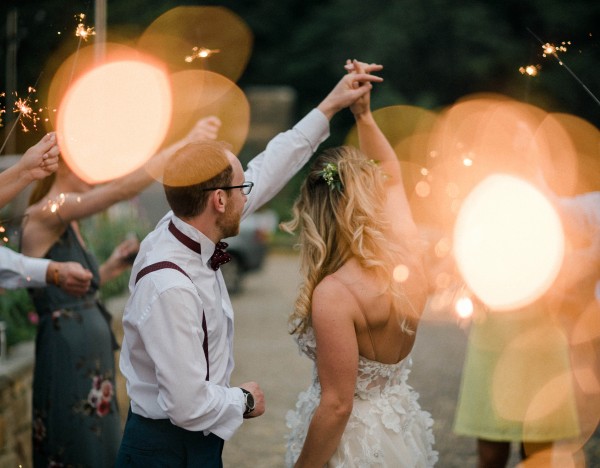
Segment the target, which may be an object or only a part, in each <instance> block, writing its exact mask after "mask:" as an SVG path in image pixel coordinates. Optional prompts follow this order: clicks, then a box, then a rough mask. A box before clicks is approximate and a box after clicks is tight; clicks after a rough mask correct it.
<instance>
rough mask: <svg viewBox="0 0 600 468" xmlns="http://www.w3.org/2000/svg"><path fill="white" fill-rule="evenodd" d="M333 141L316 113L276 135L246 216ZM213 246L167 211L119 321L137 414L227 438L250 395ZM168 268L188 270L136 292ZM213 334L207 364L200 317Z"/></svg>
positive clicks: (140, 258)
mask: <svg viewBox="0 0 600 468" xmlns="http://www.w3.org/2000/svg"><path fill="white" fill-rule="evenodd" d="M328 135H329V122H328V120H327V118H326V117H325V116H324V115H323V114H322V113H321V112H320V111H319V110H317V109H314V110H313V111H311V112H310V113H309V114H308V115H307V116H306V117H305V118H304V119H302V120H301V121H300V122H299V123H298V124H297V125H296V126H295V127H294V128H293V129H292V130H288V131H287V132H284V133H282V134H279V135H278V136H276V137H275V138H274V139H273V140H271V142H270V143H269V144H268V145H267V148H266V150H265V151H264V152H263V153H261V154H260V155H258V156H256V157H255V158H254V159H253V160H252V161H251V162H250V163H249V165H248V168H247V170H246V172H245V178H246V180H247V181H252V182H254V184H255V185H254V188H253V190H252V192H251V193H250V195H248V199H247V202H246V204H245V207H244V211H243V215H242V218H243V217H245V216H247V215H249V214H250V213H252V212H253V211H255V210H256V209H258V208H260V207H261V206H262V205H263V204H264V203H266V202H267V201H268V200H270V199H271V198H272V197H273V196H274V195H275V194H277V192H279V190H281V188H283V186H284V185H285V184H286V183H287V182H288V181H289V180H290V178H291V177H292V176H293V175H294V174H295V173H296V172H297V171H298V170H299V169H300V168H301V167H302V166H303V165H304V164H305V163H306V162H307V161H308V160H309V158H310V156H311V155H312V154H313V153H314V152H315V150H316V149H317V147H318V145H319V144H320V143H321V142H322V141H324V140H325V139H326V138H327V136H328ZM170 222H172V223H173V224H174V226H175V227H176V228H177V229H178V230H179V231H180V232H181V233H183V234H184V235H185V236H187V237H188V238H190V239H192V240H193V241H195V242H197V243H199V244H200V248H201V254H200V255H199V254H198V253H197V252H195V251H194V250H192V249H191V248H189V247H188V246H186V245H184V244H183V243H182V242H181V241H180V240H178V239H177V238H176V237H175V236H174V235H173V234H172V233H171V232H170V231H169V223H170ZM214 250H215V244H214V243H213V242H212V241H211V240H209V239H208V238H207V237H206V236H205V235H204V234H202V233H201V232H200V231H198V230H197V229H195V228H194V227H192V226H190V225H189V224H187V223H185V222H184V221H182V220H181V219H179V218H177V217H176V216H175V215H174V214H173V213H172V212H169V213H167V215H165V217H164V218H163V219H162V220H160V221H159V222H158V224H157V226H156V228H155V229H154V231H152V232H151V233H150V234H149V235H148V236H147V237H146V238H145V239H144V241H143V242H142V244H141V247H140V251H139V253H138V255H137V258H136V261H135V264H134V265H133V269H132V272H131V280H130V283H129V286H130V291H131V297H130V298H129V301H128V302H127V305H126V306H125V311H124V315H123V329H124V338H123V345H122V350H121V358H120V368H121V372H122V373H123V375H124V376H125V378H126V379H127V392H128V394H129V397H130V398H131V410H132V411H133V412H134V413H136V414H139V415H141V416H144V417H147V418H151V419H170V420H171V422H172V423H173V424H175V425H176V426H179V427H182V428H184V429H187V430H190V431H203V432H204V433H205V434H208V433H214V434H215V435H217V436H218V437H220V438H222V439H224V440H228V439H230V438H231V437H232V436H233V434H234V432H235V431H236V429H237V428H238V427H239V426H240V425H241V424H242V421H243V412H244V408H245V406H244V397H243V393H242V391H241V390H240V389H239V388H230V377H231V373H232V371H233V366H234V362H233V308H232V306H231V302H230V300H229V295H228V293H227V289H226V287H225V283H224V281H223V275H222V273H221V271H220V270H217V271H213V270H212V269H211V268H210V267H209V266H208V264H207V263H208V261H209V258H210V257H211V255H212V254H213V252H214ZM159 261H170V262H173V263H175V264H176V265H178V266H179V267H180V268H181V269H183V270H184V271H185V272H186V273H187V275H188V276H189V277H190V278H191V280H190V278H188V277H186V276H185V275H183V274H182V273H181V272H179V271H177V270H173V269H162V270H159V271H154V272H152V273H149V274H148V275H146V276H145V277H143V278H142V279H141V280H140V281H139V282H138V283H137V285H136V284H135V278H136V276H137V274H138V272H139V271H140V270H141V269H142V268H144V267H146V266H148V265H151V264H153V263H156V262H159ZM203 313H204V314H205V315H206V322H207V329H208V356H209V358H208V360H209V362H208V366H209V369H210V380H209V381H205V376H206V371H207V362H206V359H205V356H204V352H203V348H202V344H203V339H204V332H203V330H202V314H203Z"/></svg>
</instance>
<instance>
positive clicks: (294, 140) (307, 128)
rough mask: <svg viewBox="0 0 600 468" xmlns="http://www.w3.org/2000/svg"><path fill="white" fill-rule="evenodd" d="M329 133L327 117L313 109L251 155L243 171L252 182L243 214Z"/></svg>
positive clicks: (297, 167) (259, 202) (272, 190)
mask: <svg viewBox="0 0 600 468" xmlns="http://www.w3.org/2000/svg"><path fill="white" fill-rule="evenodd" d="M327 137H329V120H328V119H327V117H325V115H324V114H323V113H322V112H321V111H320V110H318V109H313V110H312V111H311V112H309V113H308V114H307V115H306V117H304V118H303V119H302V120H301V121H300V122H298V123H297V124H296V125H295V126H294V127H293V128H292V129H291V130H288V131H286V132H283V133H280V134H278V135H277V136H275V137H274V138H273V139H272V140H271V141H270V142H269V144H268V145H267V147H266V149H265V151H263V152H262V153H260V154H259V155H258V156H256V157H254V158H253V159H252V160H251V161H250V163H249V164H248V168H247V170H246V172H245V177H246V180H247V181H249V182H254V188H253V189H252V192H251V193H250V195H249V196H248V201H247V202H246V205H245V206H244V213H243V215H242V217H246V216H247V215H249V214H250V213H252V212H254V211H256V210H257V209H258V208H260V207H261V206H262V205H264V204H265V203H266V202H268V201H269V200H270V199H271V198H273V197H274V196H275V195H277V193H278V192H279V191H280V190H281V189H282V188H283V187H284V186H285V184H287V183H288V182H289V180H290V179H291V178H292V177H293V176H294V175H295V174H296V173H297V172H298V171H299V170H300V168H301V167H302V166H304V164H306V162H307V161H308V160H309V159H310V157H311V156H312V155H313V154H314V152H315V151H316V150H317V148H318V147H319V145H320V144H321V143H322V142H323V141H325V139H327Z"/></svg>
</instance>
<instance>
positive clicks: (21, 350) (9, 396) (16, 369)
mask: <svg viewBox="0 0 600 468" xmlns="http://www.w3.org/2000/svg"><path fill="white" fill-rule="evenodd" d="M33 351H34V345H33V343H32V342H27V343H22V344H19V345H17V346H15V347H13V348H12V349H11V351H10V354H9V355H8V357H7V358H6V359H3V360H2V361H0V468H14V467H22V468H29V467H31V384H32V372H33Z"/></svg>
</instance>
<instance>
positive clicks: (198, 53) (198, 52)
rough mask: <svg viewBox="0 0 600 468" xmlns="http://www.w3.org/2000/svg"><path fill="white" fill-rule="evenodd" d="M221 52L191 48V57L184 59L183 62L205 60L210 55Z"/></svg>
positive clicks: (204, 48)
mask: <svg viewBox="0 0 600 468" xmlns="http://www.w3.org/2000/svg"><path fill="white" fill-rule="evenodd" d="M219 52H221V50H220V49H207V48H206V47H193V48H192V55H188V56H186V57H185V61H186V62H187V63H191V62H193V61H194V60H195V59H197V58H199V59H205V58H208V57H210V56H211V55H214V54H218V53H219Z"/></svg>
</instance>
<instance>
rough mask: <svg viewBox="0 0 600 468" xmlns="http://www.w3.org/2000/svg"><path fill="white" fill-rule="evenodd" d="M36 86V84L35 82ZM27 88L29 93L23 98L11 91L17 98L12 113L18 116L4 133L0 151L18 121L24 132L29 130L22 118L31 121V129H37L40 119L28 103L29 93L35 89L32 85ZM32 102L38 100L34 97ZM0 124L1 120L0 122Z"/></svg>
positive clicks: (0, 151)
mask: <svg viewBox="0 0 600 468" xmlns="http://www.w3.org/2000/svg"><path fill="white" fill-rule="evenodd" d="M40 76H41V75H40ZM38 80H39V77H38ZM36 83H37V81H36ZM36 86H37V84H36ZM27 90H28V91H29V95H28V96H27V97H26V98H25V99H23V98H19V96H18V94H17V92H16V91H15V92H14V93H13V94H14V95H15V97H16V98H17V100H16V101H15V104H14V108H13V113H15V114H16V113H18V114H19V116H18V117H17V119H16V120H15V123H14V124H13V126H12V127H11V129H10V131H9V132H8V134H7V135H6V138H5V139H4V143H2V147H1V148H0V153H2V151H3V150H4V147H5V146H6V143H7V142H8V139H9V138H10V136H11V135H12V132H13V131H14V129H15V127H16V126H17V124H18V123H20V124H21V128H22V129H23V131H24V132H28V131H29V128H28V127H27V125H25V122H24V121H23V119H29V120H30V121H31V123H32V127H33V129H35V130H37V122H38V121H39V120H40V117H39V113H38V112H37V111H35V110H34V109H33V107H31V105H30V102H31V95H32V94H33V93H35V92H36V90H35V88H34V87H33V86H29V88H28V89H27ZM4 95H5V94H4V93H2V96H4ZM33 102H34V103H37V102H38V100H37V99H35V100H34V101H33ZM5 112H6V111H5V110H2V111H0V115H2V114H3V113H5ZM39 112H42V109H39ZM0 124H1V122H0ZM0 126H1V125H0Z"/></svg>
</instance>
